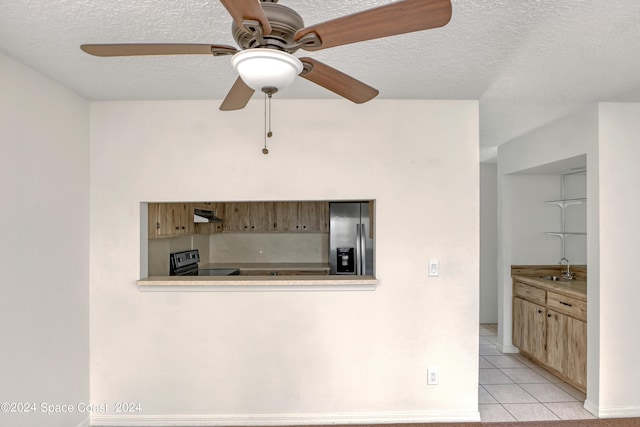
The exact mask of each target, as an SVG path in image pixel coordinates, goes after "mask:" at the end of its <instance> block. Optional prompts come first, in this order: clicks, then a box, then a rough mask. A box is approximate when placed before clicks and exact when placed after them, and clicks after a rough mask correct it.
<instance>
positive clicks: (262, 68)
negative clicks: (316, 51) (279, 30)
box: [231, 48, 302, 91]
mask: <svg viewBox="0 0 640 427" xmlns="http://www.w3.org/2000/svg"><path fill="white" fill-rule="evenodd" d="M231 63H232V64H233V67H234V68H235V69H236V71H238V74H240V77H241V78H242V81H244V82H245V83H246V84H247V86H249V87H250V88H252V89H254V90H258V91H261V90H262V88H265V87H270V88H276V89H278V90H281V89H284V88H286V87H288V86H289V85H291V83H293V81H294V80H295V78H296V76H297V75H298V74H300V72H302V62H300V60H299V59H298V58H296V57H295V56H293V55H291V54H289V53H286V52H281V51H279V50H273V49H266V48H256V49H246V50H242V51H240V52H238V53H236V54H235V55H233V58H231Z"/></svg>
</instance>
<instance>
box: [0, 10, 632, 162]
mask: <svg viewBox="0 0 640 427" xmlns="http://www.w3.org/2000/svg"><path fill="white" fill-rule="evenodd" d="M389 2H390V1H389V0H357V1H356V0H353V1H348V2H347V1H344V0H324V1H322V2H318V1H317V0H281V2H280V3H281V4H283V5H286V6H289V7H292V8H294V9H295V10H296V11H297V12H298V13H300V14H301V15H302V17H303V18H304V20H305V24H307V25H310V24H314V23H319V22H322V21H326V20H329V19H332V18H336V17H339V16H342V15H345V14H349V13H353V12H357V11H360V10H363V9H367V8H371V7H375V6H379V5H383V4H387V3H389ZM452 3H453V17H452V20H451V22H450V23H449V24H448V25H447V26H446V27H443V28H440V29H434V30H428V31H423V32H419V33H411V34H405V35H401V36H395V37H390V38H386V39H381V40H373V41H367V42H362V43H357V44H353V45H348V46H341V47H335V48H331V49H326V50H323V51H319V52H315V53H311V54H309V56H313V57H315V58H317V59H319V60H321V61H323V62H325V63H327V64H328V65H331V66H333V67H335V68H338V69H340V70H341V71H344V72H346V73H348V74H350V75H352V76H354V77H356V78H357V79H359V80H362V81H364V82H366V83H367V84H370V85H371V86H374V87H376V88H377V89H379V90H380V95H379V98H381V99H479V100H480V131H481V146H482V147H484V148H485V149H486V150H487V151H491V149H490V147H495V146H497V145H499V144H501V143H503V142H506V141H508V140H509V139H511V138H513V137H516V136H518V135H521V134H523V133H525V132H527V131H529V130H532V129H534V128H536V127H539V126H541V125H544V124H545V123H548V122H550V121H553V120H555V119H557V118H560V117H562V116H564V115H566V114H569V113H571V112H574V111H576V110H578V109H580V108H582V107H583V106H584V105H586V104H590V103H594V102H598V101H640V1H638V0H615V1H602V0H453V1H452ZM230 26H231V18H230V17H229V15H228V14H227V12H226V10H225V9H224V7H223V6H222V5H221V4H220V3H219V1H218V0H182V1H179V2H176V1H173V0H136V1H131V0H110V1H104V0H0V51H2V52H4V53H5V54H7V55H9V56H11V57H13V58H15V59H17V60H19V61H21V62H22V63H24V64H27V65H29V66H31V67H32V68H34V69H36V70H38V71H40V72H42V73H44V74H46V75H48V76H50V77H52V78H53V79H55V80H57V81H59V82H61V83H63V84H64V85H66V86H68V87H70V88H72V89H73V90H75V91H77V92H78V93H80V94H81V95H83V96H85V97H87V98H88V99H91V100H147V99H223V98H224V96H225V95H226V93H227V91H228V90H229V88H230V87H231V85H232V83H233V82H234V80H235V78H236V74H235V71H234V70H233V68H232V66H231V64H230V59H229V57H218V58H214V57H209V56H182V57H141V58H97V57H92V56H89V55H87V54H85V53H83V52H82V51H81V50H80V49H79V45H80V44H82V43H122V42H167V43H170V42H171V43H216V44H228V45H232V46H235V42H234V40H233V38H232V37H231V34H230ZM300 52H302V51H300ZM307 54H308V53H305V55H307ZM299 55H300V53H299ZM254 96H256V97H257V96H260V95H254ZM277 97H280V98H290V99H296V98H305V99H314V98H335V97H336V96H335V95H334V94H333V93H331V92H329V91H327V90H325V89H323V88H320V87H318V86H315V85H314V84H312V83H310V82H308V81H306V80H304V79H297V80H296V82H295V83H294V85H293V86H292V87H291V88H289V89H287V90H285V91H282V92H281V93H278V94H277ZM345 102H348V101H345Z"/></svg>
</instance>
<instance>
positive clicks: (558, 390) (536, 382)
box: [478, 325, 595, 422]
mask: <svg viewBox="0 0 640 427" xmlns="http://www.w3.org/2000/svg"><path fill="white" fill-rule="evenodd" d="M497 340H498V327H497V325H480V381H479V382H480V384H479V385H478V387H479V389H478V409H479V411H480V417H481V419H482V421H483V422H502V421H544V420H578V419H587V418H595V417H594V416H593V415H592V414H591V413H589V412H588V411H587V410H585V409H584V408H583V404H584V399H585V395H584V394H583V393H582V392H580V391H578V390H576V389H575V388H573V387H572V386H570V385H569V384H566V383H565V382H563V381H562V380H560V379H559V378H556V377H555V376H553V375H551V374H550V373H548V372H547V371H545V370H544V369H542V368H539V367H537V366H536V365H535V364H533V363H532V362H530V361H529V360H528V359H527V358H525V357H524V356H522V355H520V354H503V353H501V352H499V351H498V350H497V349H496V346H495V344H496V342H497Z"/></svg>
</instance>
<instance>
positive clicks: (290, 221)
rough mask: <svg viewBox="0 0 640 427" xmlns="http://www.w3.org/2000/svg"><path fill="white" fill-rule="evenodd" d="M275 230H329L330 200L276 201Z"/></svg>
mask: <svg viewBox="0 0 640 427" xmlns="http://www.w3.org/2000/svg"><path fill="white" fill-rule="evenodd" d="M274 205H275V212H276V214H275V222H274V231H288V232H316V233H326V232H328V231H329V203H328V202H275V203H274Z"/></svg>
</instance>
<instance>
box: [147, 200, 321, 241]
mask: <svg viewBox="0 0 640 427" xmlns="http://www.w3.org/2000/svg"><path fill="white" fill-rule="evenodd" d="M148 208H149V238H150V239H156V238H163V237H176V236H179V235H184V234H211V233H220V232H226V233H238V232H315V233H326V232H328V231H329V202H316V201H312V202H306V201H305V202H226V203H225V202H197V203H149V204H148ZM194 208H197V209H204V210H208V211H212V212H213V214H214V215H215V216H216V217H217V218H220V219H222V221H221V222H208V223H195V224H194V215H193V213H194Z"/></svg>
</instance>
